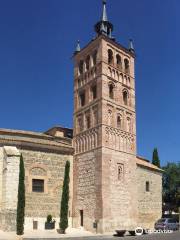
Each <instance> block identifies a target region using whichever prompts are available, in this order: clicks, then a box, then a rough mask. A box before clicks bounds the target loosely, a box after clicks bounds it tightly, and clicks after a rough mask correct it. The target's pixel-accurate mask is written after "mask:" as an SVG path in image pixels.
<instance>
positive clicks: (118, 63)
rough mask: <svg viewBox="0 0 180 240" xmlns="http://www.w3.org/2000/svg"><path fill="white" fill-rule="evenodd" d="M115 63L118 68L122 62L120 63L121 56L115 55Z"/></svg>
mask: <svg viewBox="0 0 180 240" xmlns="http://www.w3.org/2000/svg"><path fill="white" fill-rule="evenodd" d="M116 64H117V67H118V68H121V66H122V63H121V57H120V55H119V54H117V55H116Z"/></svg>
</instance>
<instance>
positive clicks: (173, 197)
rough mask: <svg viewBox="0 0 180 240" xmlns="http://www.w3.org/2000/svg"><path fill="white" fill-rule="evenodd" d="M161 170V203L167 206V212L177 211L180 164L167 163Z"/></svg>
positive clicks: (179, 201) (179, 196)
mask: <svg viewBox="0 0 180 240" xmlns="http://www.w3.org/2000/svg"><path fill="white" fill-rule="evenodd" d="M163 170H164V174H163V202H164V203H165V204H166V206H168V210H170V211H172V210H174V211H178V207H180V162H179V163H177V164H176V163H167V165H166V166H165V167H163Z"/></svg>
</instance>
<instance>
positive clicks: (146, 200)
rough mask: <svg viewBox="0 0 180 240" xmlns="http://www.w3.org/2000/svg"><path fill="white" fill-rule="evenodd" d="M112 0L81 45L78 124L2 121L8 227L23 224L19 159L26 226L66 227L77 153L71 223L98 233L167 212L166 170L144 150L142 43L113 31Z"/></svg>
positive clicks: (1, 176) (0, 156)
mask: <svg viewBox="0 0 180 240" xmlns="http://www.w3.org/2000/svg"><path fill="white" fill-rule="evenodd" d="M113 28H114V26H113V24H112V23H111V22H110V21H109V20H108V17H107V10H106V1H105V0H103V13H102V17H101V19H100V21H99V22H97V23H96V24H95V27H94V29H95V33H96V37H95V38H94V39H93V40H91V41H90V42H89V43H88V44H87V45H86V46H85V47H84V48H82V49H81V47H80V43H79V42H78V45H77V48H76V51H75V53H74V115H73V119H74V121H73V125H74V126H73V130H72V129H68V128H63V127H60V126H55V127H53V128H52V129H49V130H48V131H46V132H44V133H37V132H28V131H19V130H8V129H0V229H2V230H6V231H11V230H14V228H15V219H16V208H17V189H18V175H19V160H20V155H21V154H22V156H23V159H24V164H25V187H26V208H25V229H43V228H44V223H45V221H46V217H47V215H48V214H52V216H53V218H54V219H56V224H57V227H58V223H59V214H60V201H61V194H62V184H63V177H64V166H65V163H66V161H67V160H69V161H70V164H71V171H70V202H69V226H70V227H73V228H79V227H82V228H84V229H85V230H88V231H91V232H98V233H107V232H114V231H115V230H116V229H128V230H131V229H132V230H134V229H135V228H136V227H143V228H150V229H152V228H153V226H154V223H155V221H156V220H157V219H158V218H160V217H161V214H162V212H161V209H162V170H161V169H160V168H158V167H156V166H154V165H153V164H151V163H150V162H149V161H148V160H146V159H144V158H142V157H138V156H137V149H136V107H135V100H136V98H135V96H136V92H135V57H136V56H135V50H134V47H133V42H132V41H131V40H130V43H129V47H128V48H126V47H124V46H122V45H121V44H120V43H118V42H117V41H116V39H115V38H114V36H113Z"/></svg>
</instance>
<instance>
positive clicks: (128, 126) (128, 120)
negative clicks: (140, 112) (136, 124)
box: [127, 117, 131, 132]
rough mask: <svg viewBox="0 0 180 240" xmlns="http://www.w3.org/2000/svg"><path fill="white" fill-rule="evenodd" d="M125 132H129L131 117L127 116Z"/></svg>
mask: <svg viewBox="0 0 180 240" xmlns="http://www.w3.org/2000/svg"><path fill="white" fill-rule="evenodd" d="M127 132H131V119H130V118H129V117H128V118H127Z"/></svg>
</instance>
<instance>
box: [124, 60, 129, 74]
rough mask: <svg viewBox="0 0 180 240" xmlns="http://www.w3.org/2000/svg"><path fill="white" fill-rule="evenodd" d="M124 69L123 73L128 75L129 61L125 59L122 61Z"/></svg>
mask: <svg viewBox="0 0 180 240" xmlns="http://www.w3.org/2000/svg"><path fill="white" fill-rule="evenodd" d="M124 67H125V72H127V73H129V60H128V59H127V58H126V59H124Z"/></svg>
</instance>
